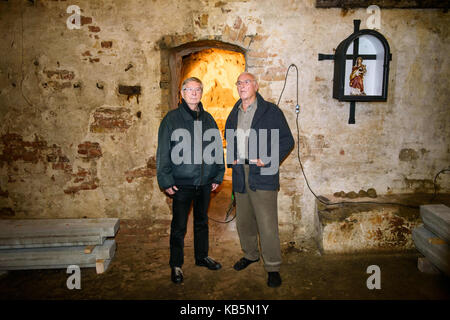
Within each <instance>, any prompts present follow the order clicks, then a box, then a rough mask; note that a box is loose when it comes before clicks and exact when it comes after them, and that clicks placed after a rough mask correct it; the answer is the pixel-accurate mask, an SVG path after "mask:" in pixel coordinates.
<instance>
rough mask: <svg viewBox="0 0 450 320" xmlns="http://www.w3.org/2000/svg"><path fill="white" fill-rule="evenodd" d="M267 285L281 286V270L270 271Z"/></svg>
mask: <svg viewBox="0 0 450 320" xmlns="http://www.w3.org/2000/svg"><path fill="white" fill-rule="evenodd" d="M267 285H268V286H269V287H272V288H276V287H279V286H281V276H280V273H279V272H269V277H268V279H267Z"/></svg>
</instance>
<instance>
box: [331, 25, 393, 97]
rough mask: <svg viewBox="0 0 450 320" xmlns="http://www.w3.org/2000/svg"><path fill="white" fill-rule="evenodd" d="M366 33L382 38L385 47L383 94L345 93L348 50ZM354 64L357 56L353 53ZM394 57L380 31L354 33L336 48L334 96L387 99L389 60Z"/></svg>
mask: <svg viewBox="0 0 450 320" xmlns="http://www.w3.org/2000/svg"><path fill="white" fill-rule="evenodd" d="M364 35H371V36H374V37H375V38H377V39H378V40H380V42H381V44H382V45H383V48H384V63H383V76H382V81H383V83H382V91H381V92H382V93H381V95H365V96H364V95H345V94H344V86H345V83H346V81H347V80H346V79H345V64H346V61H347V60H348V58H347V51H348V48H349V47H350V45H351V44H352V43H353V42H354V41H355V40H356V39H358V38H360V37H361V36H364ZM351 58H353V65H354V63H355V61H356V58H357V56H355V55H352V56H351ZM391 59H392V55H391V51H390V47H389V44H388V42H387V40H386V38H385V37H384V36H383V35H382V34H381V33H379V32H377V31H375V30H370V29H363V30H359V31H356V32H354V33H352V34H351V35H350V36H349V37H348V38H346V39H345V40H344V41H342V42H341V43H340V44H339V46H338V47H337V49H336V53H335V54H334V79H333V98H335V99H338V100H339V101H350V102H351V101H386V100H387V94H388V80H389V62H390V60H391Z"/></svg>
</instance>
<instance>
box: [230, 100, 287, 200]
mask: <svg viewBox="0 0 450 320" xmlns="http://www.w3.org/2000/svg"><path fill="white" fill-rule="evenodd" d="M256 98H257V99H258V107H257V109H256V112H255V115H254V117H253V120H252V124H251V129H255V130H256V132H257V133H258V132H259V131H258V130H259V129H267V155H268V156H270V155H271V144H270V142H271V134H270V133H271V129H278V130H279V144H278V149H279V150H278V151H279V156H278V159H279V164H281V162H282V161H283V160H284V159H285V158H286V157H287V156H288V154H289V153H290V152H291V150H292V148H293V147H294V138H293V136H292V133H291V130H290V129H289V125H288V123H287V121H286V118H285V117H284V114H283V112H282V111H281V109H280V108H278V107H277V106H276V105H275V104H273V103H270V102H268V101H265V100H264V98H263V97H262V96H261V95H260V94H259V93H256ZM241 102H242V101H241V99H239V100H238V102H236V104H235V105H234V107H233V109H232V110H231V112H230V114H229V116H228V118H227V122H226V124H225V132H226V140H227V159H229V157H230V156H231V155H233V156H234V157H233V159H238V156H237V138H236V136H231V135H230V136H228V134H227V131H228V130H229V129H233V130H236V129H237V123H238V111H239V105H240V104H241ZM257 136H258V134H257ZM230 139H234V143H233V145H234V147H233V149H231V148H230V147H229V146H230V145H231V143H230V142H231V141H229V140H230ZM257 139H258V144H257V154H258V158H261V152H260V150H259V146H260V141H259V139H260V138H259V137H257ZM227 166H228V167H232V168H233V175H232V177H233V191H234V192H241V193H244V192H245V176H244V166H243V164H236V165H233V164H232V163H228V162H227ZM269 166H270V164H266V165H265V167H269ZM262 168H263V167H258V166H256V164H252V163H250V165H249V178H248V184H249V187H250V189H251V190H257V189H259V190H278V189H279V188H280V177H279V170H278V168H277V170H276V173H274V174H270V175H264V174H261V169H262Z"/></svg>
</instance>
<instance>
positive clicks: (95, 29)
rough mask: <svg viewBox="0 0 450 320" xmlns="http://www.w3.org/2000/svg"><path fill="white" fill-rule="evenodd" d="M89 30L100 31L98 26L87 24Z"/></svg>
mask: <svg viewBox="0 0 450 320" xmlns="http://www.w3.org/2000/svg"><path fill="white" fill-rule="evenodd" d="M88 28H89V31H90V32H100V27H97V26H88Z"/></svg>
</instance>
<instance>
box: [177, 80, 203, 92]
mask: <svg viewBox="0 0 450 320" xmlns="http://www.w3.org/2000/svg"><path fill="white" fill-rule="evenodd" d="M189 82H197V83H199V84H200V86H201V88H202V90H203V83H202V81H201V80H200V79H199V78H196V77H190V78H187V79H186V80H184V81H183V84H182V85H181V90H183V89H184V86H185V85H186V84H188V83H189Z"/></svg>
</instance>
